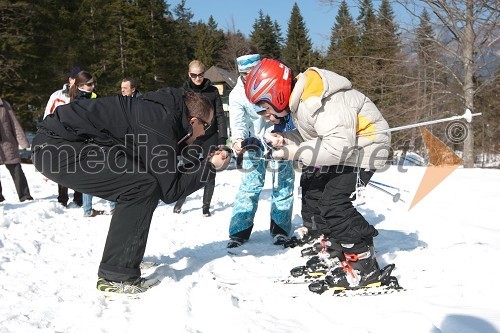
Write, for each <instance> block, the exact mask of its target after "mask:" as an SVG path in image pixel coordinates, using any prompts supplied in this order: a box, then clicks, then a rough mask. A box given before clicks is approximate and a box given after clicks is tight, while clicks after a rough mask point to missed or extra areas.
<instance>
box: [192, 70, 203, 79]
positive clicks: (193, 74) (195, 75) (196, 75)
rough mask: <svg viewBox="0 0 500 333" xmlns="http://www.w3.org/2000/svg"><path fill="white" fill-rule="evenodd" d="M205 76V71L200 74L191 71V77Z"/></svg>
mask: <svg viewBox="0 0 500 333" xmlns="http://www.w3.org/2000/svg"><path fill="white" fill-rule="evenodd" d="M204 76H205V72H201V73H200V74H195V73H189V77H191V78H192V79H196V78H197V77H198V78H200V79H201V78H202V77H204Z"/></svg>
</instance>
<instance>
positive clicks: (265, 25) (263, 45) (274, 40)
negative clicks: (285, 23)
mask: <svg viewBox="0 0 500 333" xmlns="http://www.w3.org/2000/svg"><path fill="white" fill-rule="evenodd" d="M252 28H253V30H252V32H251V33H250V40H251V42H252V44H253V45H255V47H256V48H257V50H258V51H259V53H260V55H261V56H262V57H263V58H273V59H277V58H280V55H281V44H282V42H283V38H282V37H281V28H280V26H279V24H278V22H276V21H274V22H272V21H271V17H270V16H269V15H264V13H263V12H262V10H259V17H258V19H256V20H255V22H254V24H253V26H252Z"/></svg>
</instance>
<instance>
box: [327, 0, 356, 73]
mask: <svg viewBox="0 0 500 333" xmlns="http://www.w3.org/2000/svg"><path fill="white" fill-rule="evenodd" d="M358 47H359V38H358V29H357V27H356V24H355V23H354V20H353V18H352V16H351V13H350V12H349V8H348V6H347V2H346V1H345V0H343V1H342V2H341V4H340V7H339V11H338V13H337V16H336V17H335V23H334V25H333V27H332V32H331V35H330V45H329V47H328V53H327V59H328V60H327V61H328V65H329V66H330V67H331V68H332V69H333V70H334V71H335V72H337V73H339V74H341V75H343V76H346V77H348V78H351V77H352V74H353V71H352V69H353V62H354V56H356V55H358V52H359V50H358Z"/></svg>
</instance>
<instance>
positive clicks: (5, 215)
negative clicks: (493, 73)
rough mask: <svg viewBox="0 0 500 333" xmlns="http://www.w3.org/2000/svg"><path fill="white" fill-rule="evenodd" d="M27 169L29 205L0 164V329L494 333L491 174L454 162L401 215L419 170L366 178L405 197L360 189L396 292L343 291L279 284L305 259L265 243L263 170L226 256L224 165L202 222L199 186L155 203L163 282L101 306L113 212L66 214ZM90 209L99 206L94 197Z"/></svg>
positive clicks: (53, 189) (496, 253)
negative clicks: (244, 235)
mask: <svg viewBox="0 0 500 333" xmlns="http://www.w3.org/2000/svg"><path fill="white" fill-rule="evenodd" d="M400 168H401V167H400ZM23 169H24V171H25V173H26V175H27V178H28V182H29V185H30V189H31V194H32V195H33V197H34V198H35V200H34V201H32V202H24V203H20V202H18V200H17V195H16V193H15V189H14V184H13V182H12V179H11V177H10V174H9V173H8V171H7V169H6V168H5V167H4V166H2V167H0V172H1V182H2V188H3V195H4V196H5V198H6V201H4V202H3V203H1V204H0V332H1V333H6V332H23V333H26V332H217V333H221V332H259V333H260V332H294V333H295V332H322V331H328V332H350V333H355V332H356V333H357V332H380V333H387V332H418V333H421V332H432V333H437V332H478V333H479V332H481V333H493V332H499V331H500V310H498V309H499V306H498V300H499V299H500V291H499V288H498V287H497V286H496V279H497V277H498V276H499V274H500V266H499V265H498V258H499V257H500V219H499V217H498V216H499V215H500V191H499V188H498V186H499V184H500V170H492V169H461V168H460V169H458V170H456V171H455V172H454V173H453V174H452V175H451V176H449V177H448V178H447V179H446V180H445V181H443V182H442V183H441V184H440V185H439V186H438V187H437V188H436V189H435V190H434V191H432V192H431V193H430V194H429V195H428V196H427V197H426V198H425V199H423V200H422V201H421V202H420V203H419V204H418V205H417V206H415V207H414V208H413V209H412V210H410V211H408V206H409V204H410V202H411V200H412V198H413V195H414V193H415V190H416V188H417V187H418V184H419V182H420V179H421V178H422V176H423V173H424V171H425V168H424V167H405V169H404V170H398V169H397V167H396V166H394V167H391V168H390V169H389V170H387V171H385V172H382V173H377V174H375V176H374V177H373V180H375V181H378V182H382V183H387V184H390V185H393V186H397V187H399V188H401V189H403V190H405V191H402V192H401V197H402V199H403V200H404V201H405V203H402V202H399V203H393V201H392V198H391V197H390V196H388V195H387V194H384V193H382V192H381V191H378V190H376V189H374V188H372V187H368V188H367V189H366V190H365V191H364V194H365V198H364V199H365V203H364V204H362V205H360V206H359V209H360V211H361V212H362V213H363V214H364V215H365V217H366V218H367V219H368V220H369V221H370V222H371V223H372V224H374V225H375V226H376V228H377V229H378V230H379V232H380V235H379V236H378V237H376V238H375V246H376V250H377V257H378V260H379V263H380V265H381V266H384V265H385V264H388V263H395V264H396V269H395V271H394V273H393V274H394V275H395V276H397V277H398V279H399V282H400V284H401V285H402V286H403V287H405V288H406V291H404V292H401V293H395V294H389V295H381V296H365V297H350V298H334V297H328V296H325V295H316V294H313V293H311V292H309V291H308V289H307V285H284V284H281V283H276V282H275V281H276V280H277V279H280V278H285V277H287V276H288V272H289V270H290V269H291V268H293V267H294V266H298V265H303V264H304V263H305V261H306V259H304V258H301V257H300V248H294V249H283V248H282V247H278V246H274V245H272V244H271V236H270V235H269V209H270V203H269V201H268V199H269V198H270V195H271V186H272V184H271V183H270V179H271V177H268V180H269V181H268V182H266V186H265V188H264V190H263V192H262V194H261V201H260V205H259V209H258V211H257V215H256V216H257V217H256V223H255V227H254V231H253V234H252V236H251V238H250V241H249V242H248V243H246V244H245V245H244V246H242V247H241V248H238V252H237V255H229V254H228V252H227V249H226V243H227V240H228V238H227V237H228V225H229V219H230V215H231V209H232V203H233V200H234V197H235V195H236V192H237V190H238V186H239V182H240V176H241V174H240V172H239V171H238V170H231V171H224V172H222V173H220V174H219V175H218V177H217V186H216V189H215V194H214V198H213V201H212V209H211V211H212V213H213V215H212V216H211V217H208V218H205V217H202V214H201V198H202V195H203V194H202V193H203V192H202V190H201V191H198V192H196V193H194V194H193V195H191V196H190V197H189V198H188V200H187V201H186V204H185V205H184V207H183V213H182V214H180V215H177V214H173V213H172V208H173V205H166V204H164V203H160V205H159V206H158V209H157V210H156V212H155V215H154V218H153V223H152V225H151V231H150V235H149V241H148V246H147V249H146V256H145V259H146V260H148V261H154V262H157V263H159V264H160V266H159V267H157V269H156V270H155V271H153V272H152V273H151V276H153V277H158V278H160V279H162V283H161V284H160V285H159V286H157V287H155V288H153V289H151V290H149V291H148V292H147V293H145V294H144V295H143V297H142V298H141V299H137V300H127V299H124V300H113V301H111V300H109V299H106V298H104V297H103V296H102V295H101V294H99V293H98V292H97V291H96V289H95V284H96V281H97V268H98V265H99V262H100V259H101V255H102V249H103V247H104V241H105V238H106V235H107V229H108V226H109V216H97V217H94V218H84V217H83V216H82V215H83V211H82V209H81V208H78V209H76V208H73V209H65V208H63V207H62V206H60V205H59V204H58V203H57V199H56V196H57V185H56V184H54V183H53V182H51V181H46V180H45V179H44V177H43V176H42V175H41V174H40V173H38V172H36V171H35V169H34V168H33V166H32V165H24V164H23ZM296 176H297V180H296V185H298V180H299V177H300V174H299V173H297V174H296ZM389 190H391V189H389ZM391 191H393V190H391ZM393 192H394V191H393ZM70 193H71V194H72V191H70ZM295 199H296V200H295V204H294V214H293V225H294V229H295V228H298V227H300V226H301V218H300V199H299V198H298V191H297V190H296V191H295ZM94 208H97V209H107V206H106V203H105V201H104V200H100V199H98V198H94Z"/></svg>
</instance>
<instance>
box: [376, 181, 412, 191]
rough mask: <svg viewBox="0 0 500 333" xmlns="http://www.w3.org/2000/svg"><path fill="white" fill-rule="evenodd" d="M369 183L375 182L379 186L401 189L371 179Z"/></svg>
mask: <svg viewBox="0 0 500 333" xmlns="http://www.w3.org/2000/svg"><path fill="white" fill-rule="evenodd" d="M370 183H373V184H376V185H380V186H384V187H388V188H392V189H395V190H398V191H401V189H400V188H399V187H394V186H391V185H387V184H384V183H380V182H376V181H374V180H371V179H370ZM403 191H404V192H408V191H407V190H403Z"/></svg>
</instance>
